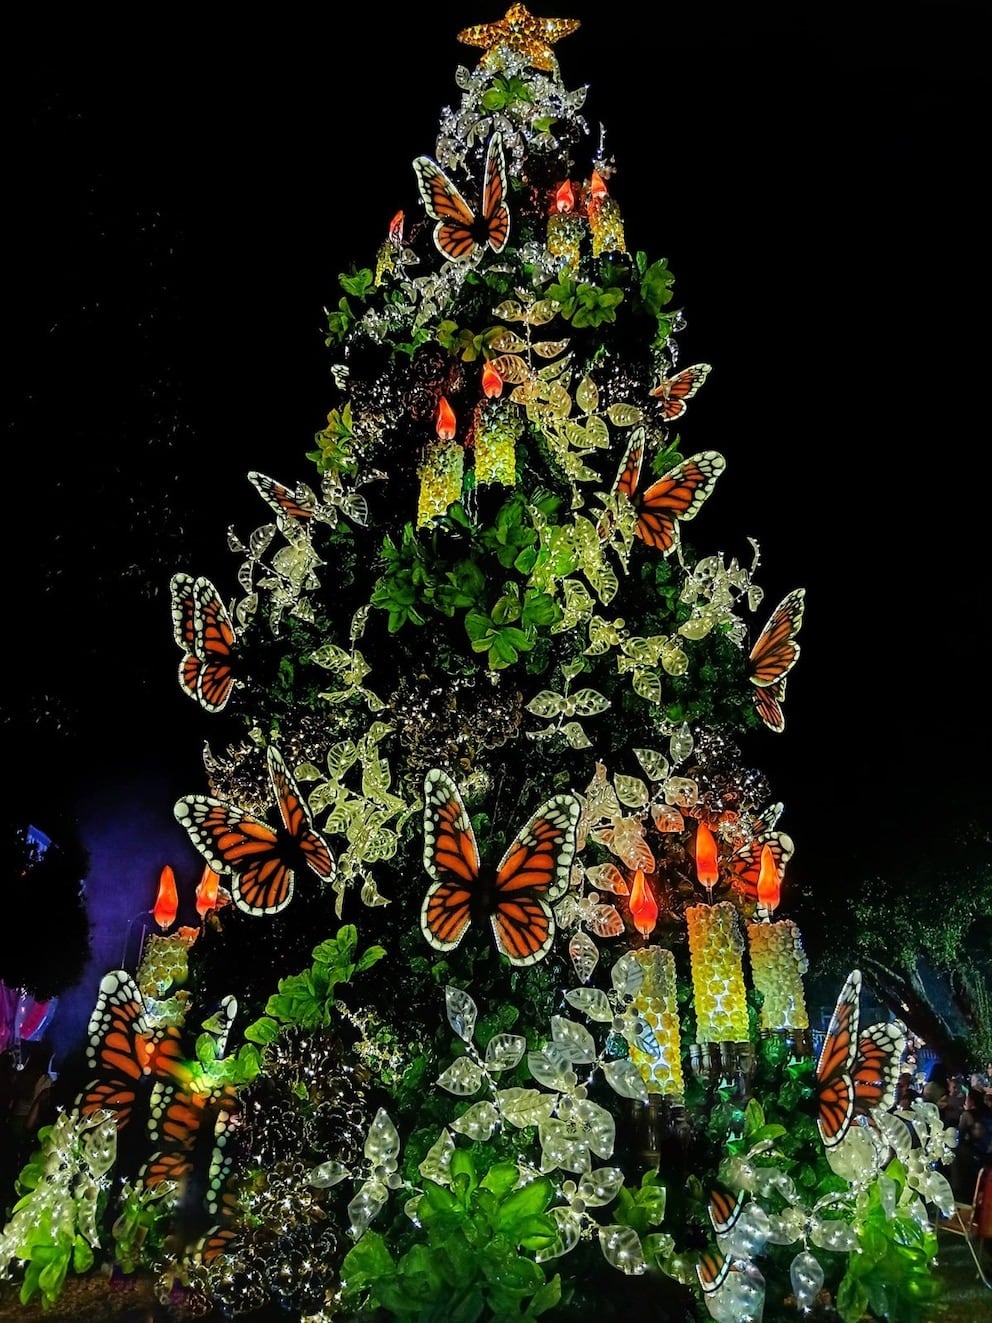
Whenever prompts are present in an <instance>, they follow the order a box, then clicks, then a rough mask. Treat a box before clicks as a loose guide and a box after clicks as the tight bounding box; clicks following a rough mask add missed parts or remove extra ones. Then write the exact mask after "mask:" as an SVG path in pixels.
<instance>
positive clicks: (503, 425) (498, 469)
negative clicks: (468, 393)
mask: <svg viewBox="0 0 992 1323" xmlns="http://www.w3.org/2000/svg"><path fill="white" fill-rule="evenodd" d="M493 372H494V375H497V376H498V373H496V371H495V369H493ZM483 388H485V377H483ZM487 394H488V391H487ZM522 432H523V421H522V419H521V417H520V414H519V412H518V410H517V408H516V406H515V405H513V404H508V403H505V402H504V401H502V400H499V399H488V400H483V401H482V403H481V404H480V405H479V407H478V409H477V410H476V427H475V480H476V482H477V483H478V484H479V485H481V484H482V483H484V482H498V483H501V484H502V485H503V486H504V487H512V486H513V485H514V484H515V483H516V480H517V441H518V440H519V439H520V435H521V433H522Z"/></svg>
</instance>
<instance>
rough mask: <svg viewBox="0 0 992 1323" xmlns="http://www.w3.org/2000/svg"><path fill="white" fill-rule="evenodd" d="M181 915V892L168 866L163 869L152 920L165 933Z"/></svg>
mask: <svg viewBox="0 0 992 1323" xmlns="http://www.w3.org/2000/svg"><path fill="white" fill-rule="evenodd" d="M178 913H179V892H178V891H177V890H176V875H175V873H174V872H173V871H172V869H171V868H170V867H169V865H168V864H166V865H165V867H164V868H163V869H162V875H161V877H160V878H159V882H158V895H157V896H156V898H155V906H154V908H153V909H152V918H153V919H154V920H155V922H156V923H157V924H158V926H159V927H160V928H161V929H162V931H163V932H165V931H166V930H167V929H168V928H171V927H172V925H173V924H174V923H175V921H176V915H177V914H178Z"/></svg>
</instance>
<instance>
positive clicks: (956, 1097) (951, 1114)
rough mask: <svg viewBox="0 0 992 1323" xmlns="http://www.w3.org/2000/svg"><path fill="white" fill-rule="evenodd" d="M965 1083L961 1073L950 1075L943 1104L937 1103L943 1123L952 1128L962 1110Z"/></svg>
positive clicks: (955, 1126)
mask: <svg viewBox="0 0 992 1323" xmlns="http://www.w3.org/2000/svg"><path fill="white" fill-rule="evenodd" d="M966 1083H967V1082H966V1080H965V1077H964V1076H963V1075H952V1076H951V1078H950V1079H949V1080H948V1081H947V1093H946V1094H945V1095H944V1104H943V1106H941V1105H940V1103H938V1104H937V1106H938V1107H940V1115H941V1118H942V1119H943V1122H944V1125H946V1126H949V1127H951V1128H952V1129H956V1128H957V1124H958V1122H959V1121H960V1120H961V1113H962V1112H963V1111H964V1095H965V1088H966Z"/></svg>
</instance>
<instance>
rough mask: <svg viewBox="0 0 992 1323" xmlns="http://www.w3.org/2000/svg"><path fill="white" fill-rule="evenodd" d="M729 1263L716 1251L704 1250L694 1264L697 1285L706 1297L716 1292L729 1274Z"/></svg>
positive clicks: (728, 1260)
mask: <svg viewBox="0 0 992 1323" xmlns="http://www.w3.org/2000/svg"><path fill="white" fill-rule="evenodd" d="M730 1267H731V1262H730V1259H729V1258H728V1257H726V1256H725V1255H723V1254H721V1253H720V1252H719V1251H718V1250H704V1251H703V1252H702V1254H701V1255H700V1256H699V1262H698V1263H697V1264H696V1276H697V1277H698V1278H699V1285H700V1286H701V1287H702V1288H703V1290H704V1291H705V1292H706V1294H707V1295H710V1294H712V1292H714V1291H718V1290H719V1289H720V1287H721V1286H722V1285H723V1284H724V1282H725V1281H726V1280H727V1277H728V1276H729V1274H730Z"/></svg>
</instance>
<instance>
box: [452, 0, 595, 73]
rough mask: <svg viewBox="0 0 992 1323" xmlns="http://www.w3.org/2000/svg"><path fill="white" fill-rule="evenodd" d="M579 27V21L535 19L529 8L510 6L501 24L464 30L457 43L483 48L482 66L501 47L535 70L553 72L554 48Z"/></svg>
mask: <svg viewBox="0 0 992 1323" xmlns="http://www.w3.org/2000/svg"><path fill="white" fill-rule="evenodd" d="M578 26H579V20H578V19H577V18H535V17H534V15H533V14H532V13H530V11H529V10H528V9H527V6H526V5H511V6H510V8H509V9H508V10H507V11H506V14H505V15H504V16H503V18H501V19H500V21H499V22H498V23H477V24H476V25H475V26H474V27H471V28H464V29H463V30H462V31H461V32H459V34H458V40H459V41H463V42H464V43H465V45H466V46H481V47H482V49H483V50H484V51H485V52H486V53H485V55H483V57H482V63H483V64H485V63H486V61H487V59H488V58H489V57H490V56H491V55H492V54H493V53H494V52H495V51H496V50H497V49H498V48H499V47H500V46H509V48H510V50H512V51H515V52H516V53H517V54H518V55H523V56H525V57H526V58H527V59H528V60H529V61H530V64H531V66H532V67H533V68H535V69H541V70H543V72H544V73H551V71H552V70H553V69H554V68H555V64H556V60H555V54H554V51H553V50H552V49H551V47H552V46H553V45H554V43H555V42H556V41H561V39H562V37H567V36H569V35H570V34H571V33H573V32H574V31H575V30H576V28H577V27H578Z"/></svg>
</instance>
